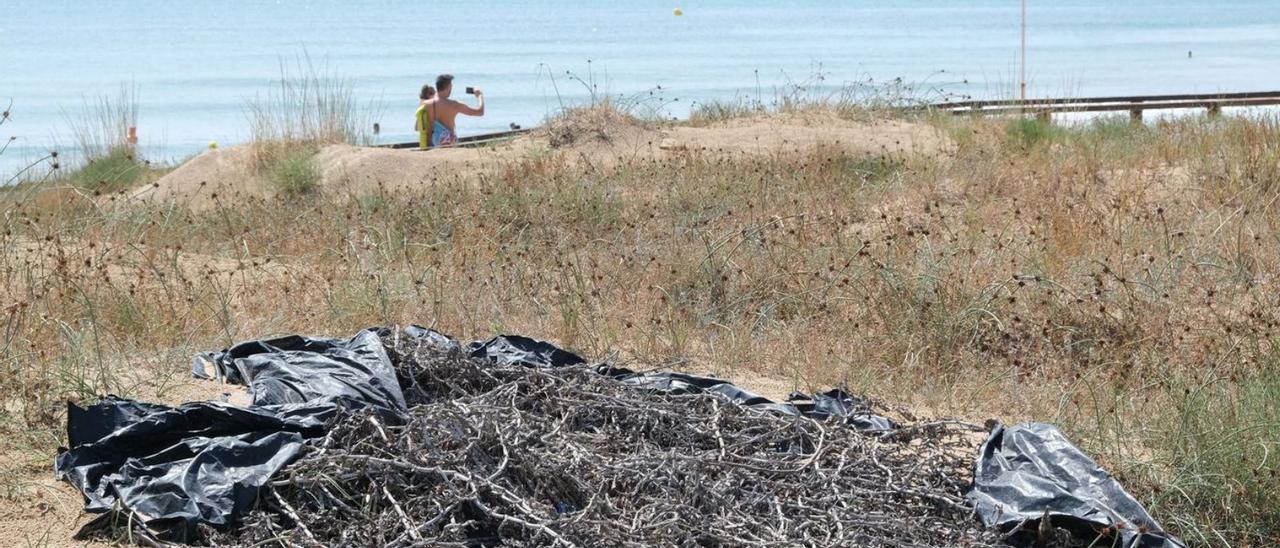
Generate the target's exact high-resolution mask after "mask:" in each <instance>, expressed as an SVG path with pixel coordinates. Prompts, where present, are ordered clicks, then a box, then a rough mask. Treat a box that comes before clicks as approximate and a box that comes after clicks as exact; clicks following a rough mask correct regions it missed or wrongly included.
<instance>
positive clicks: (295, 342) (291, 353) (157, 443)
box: [55, 326, 1182, 548]
mask: <svg viewBox="0 0 1280 548" xmlns="http://www.w3.org/2000/svg"><path fill="white" fill-rule="evenodd" d="M380 337H409V338H413V339H418V341H419V342H420V343H422V344H425V345H429V346H430V347H431V348H434V349H436V350H439V351H441V352H444V353H448V354H451V355H459V356H461V355H466V356H469V357H472V358H478V359H484V360H489V361H492V362H494V363H500V364H519V365H523V366H526V367H545V368H555V367H564V366H571V365H586V364H587V362H586V360H584V359H583V358H582V357H581V356H578V355H577V354H574V353H572V352H568V351H566V350H564V349H561V348H559V347H557V346H555V345H553V344H550V343H547V342H544V341H539V340H537V339H531V338H528V337H520V336H512V335H505V336H499V337H495V338H493V339H490V340H488V341H483V342H472V343H468V344H462V343H459V342H458V341H456V340H454V339H453V338H451V337H448V336H446V335H443V334H441V333H439V332H437V331H434V330H430V329H426V328H421V327H416V326H410V327H406V328H403V329H396V330H393V328H371V329H367V330H365V331H361V332H360V333H358V334H356V335H355V336H354V337H352V338H351V339H346V340H343V339H328V338H311V337H301V336H289V337H281V338H275V339H267V340H261V341H250V342H244V343H240V344H237V345H235V346H232V347H231V348H228V349H226V350H224V351H221V352H208V353H203V354H200V355H198V356H196V358H195V360H193V365H192V373H193V374H194V375H195V376H197V377H202V378H218V379H223V380H225V381H226V382H229V383H234V384H242V385H245V386H247V387H248V390H249V392H250V394H251V395H252V403H251V405H250V406H249V407H247V408H241V407H236V406H232V405H228V404H224V403H218V402H196V403H188V404H184V405H181V406H178V407H169V406H163V405H155V404H148V403H142V402H137V401H131V400H125V399H119V398H115V397H108V398H106V399H104V400H102V401H101V402H99V403H97V404H95V405H92V406H89V407H88V408H80V407H78V406H76V405H74V404H69V407H68V413H67V435H68V441H69V443H70V449H67V450H64V451H62V452H61V453H60V454H59V455H58V457H57V460H56V463H55V472H56V474H57V476H58V478H59V479H63V480H65V481H67V482H69V483H71V484H72V485H74V486H76V487H77V488H79V489H80V490H81V491H82V492H83V493H84V496H85V501H86V502H85V510H86V511H88V512H93V513H106V512H109V511H112V510H118V511H127V512H129V513H131V514H132V516H131V517H133V518H136V519H139V520H141V521H142V523H144V524H145V525H146V527H147V529H148V530H150V531H151V532H152V533H154V534H155V535H156V536H157V538H159V539H161V540H165V541H177V542H191V541H195V540H198V538H199V528H198V526H199V525H200V524H206V525H212V526H228V525H233V524H234V523H235V522H236V520H237V519H238V518H239V517H240V516H241V515H243V514H244V513H245V511H246V510H248V509H249V508H250V506H251V505H252V504H253V502H254V500H255V498H256V496H257V492H258V489H259V488H260V487H261V486H262V485H264V484H266V483H267V482H268V481H270V479H271V477H272V476H273V475H275V474H276V473H278V472H279V471H280V470H281V469H283V468H284V467H285V466H286V465H288V464H289V463H290V462H292V461H293V460H294V459H296V458H297V457H299V456H300V455H302V454H303V453H304V452H305V450H306V447H307V443H308V441H307V440H308V439H311V438H315V437H318V436H322V435H323V434H324V433H325V431H326V430H327V428H328V426H329V425H331V424H333V422H334V421H335V420H337V418H338V417H340V416H341V415H342V414H343V413H347V412H350V411H351V410H356V409H368V410H372V411H374V412H376V413H377V414H379V415H380V416H382V417H383V418H385V419H386V420H388V421H396V420H397V419H398V418H399V417H401V416H402V415H403V413H404V412H405V411H406V404H405V396H404V391H403V390H402V389H401V386H400V384H399V382H398V381H397V378H396V372H395V368H394V367H393V364H392V362H391V359H390V358H389V356H388V354H387V349H386V348H385V347H384V345H383V344H382V340H381V338H380ZM595 370H596V371H597V372H599V373H601V374H603V375H608V376H611V377H613V378H615V379H617V380H618V381H619V382H622V383H624V384H628V385H631V386H634V387H637V388H638V389H642V390H651V391H653V392H655V393H660V394H667V395H681V394H714V395H718V396H720V397H723V398H725V399H727V400H728V401H731V402H733V403H736V404H738V405H743V406H747V407H751V408H754V409H758V410H760V411H762V412H771V413H779V414H783V415H789V416H805V417H811V418H814V419H818V420H832V419H834V420H839V421H841V422H843V423H845V424H847V425H849V426H851V427H853V428H856V429H859V430H862V431H866V432H868V433H869V434H886V433H891V432H892V431H894V430H895V429H896V428H897V427H898V426H897V425H896V424H894V423H893V421H891V420H889V419H888V418H886V417H883V416H879V415H876V414H874V413H871V412H869V411H868V409H869V407H868V406H867V405H866V404H865V403H864V402H862V401H861V400H859V399H857V398H856V397H854V396H852V395H850V394H848V393H846V392H844V391H842V390H838V389H837V390H830V391H827V392H823V393H819V394H811V395H804V394H793V395H792V396H791V397H790V398H788V399H787V401H785V402H775V401H773V400H770V399H768V398H765V397H762V396H760V395H758V394H755V393H752V392H750V391H747V390H744V389H742V388H740V387H738V386H735V385H734V384H732V383H729V382H726V381H723V380H719V379H714V378H709V377H699V376H695V375H686V374H682V373H671V372H636V371H632V370H629V369H623V368H615V367H611V366H608V365H597V366H595ZM969 496H970V500H971V501H972V502H973V503H974V505H975V506H976V508H977V511H978V515H979V517H981V518H982V520H983V522H984V523H986V525H987V526H990V527H1000V528H1002V529H1004V530H1007V531H1008V530H1013V529H1016V528H1019V526H1020V525H1021V526H1023V527H1021V528H1020V530H1019V531H1017V532H1015V533H1014V536H1013V537H1012V538H1011V540H1012V541H1013V542H1015V544H1016V543H1018V542H1019V539H1022V540H1026V539H1027V538H1028V537H1026V536H1025V532H1026V531H1025V530H1027V529H1029V528H1027V527H1025V526H1026V524H1027V523H1031V522H1034V521H1036V520H1039V519H1040V517H1041V516H1042V515H1043V512H1044V510H1045V508H1049V510H1050V515H1051V516H1052V523H1053V524H1054V525H1055V526H1059V527H1062V528H1064V529H1067V530H1071V531H1072V532H1073V533H1078V535H1077V536H1078V538H1085V537H1084V536H1083V535H1087V534H1089V533H1090V532H1092V533H1093V536H1090V537H1088V538H1093V537H1094V536H1096V534H1097V533H1096V530H1098V529H1101V527H1103V526H1107V525H1114V524H1115V523H1123V524H1125V525H1126V529H1125V531H1127V533H1126V534H1127V535H1128V536H1126V537H1125V541H1126V546H1133V547H1169V548H1173V547H1181V546H1182V545H1181V544H1180V543H1178V542H1177V541H1176V540H1175V539H1172V538H1169V537H1166V536H1164V535H1163V534H1161V533H1159V526H1158V525H1157V524H1156V523H1155V521H1154V520H1152V519H1151V517H1150V516H1148V515H1147V513H1146V511H1145V510H1144V509H1143V508H1142V507H1141V505H1139V504H1138V503H1137V502H1136V501H1134V500H1133V499H1132V497H1130V496H1129V495H1128V494H1127V493H1125V492H1124V490H1123V489H1122V488H1121V487H1120V486H1119V484H1118V483H1116V482H1115V480H1113V479H1112V478H1111V477H1110V475H1108V474H1107V473H1106V472H1105V471H1103V470H1101V469H1100V468H1098V466H1097V464H1096V463H1094V462H1093V461H1092V460H1091V459H1089V458H1088V457H1087V456H1085V455H1084V454H1083V453H1081V452H1080V450H1079V449H1077V448H1075V446H1073V445H1071V444H1070V442H1068V441H1067V440H1066V438H1065V437H1063V436H1062V435H1061V433H1059V432H1057V430H1055V429H1053V428H1052V427H1050V426H1047V425H1026V426H1015V427H1011V428H1008V429H1005V428H1003V427H999V428H997V429H996V430H995V431H993V433H992V436H991V438H990V439H989V440H988V441H987V442H986V443H985V444H984V445H983V447H982V453H981V455H980V456H979V458H978V461H977V470H976V474H975V481H974V488H973V490H972V492H971V493H970V495H969ZM1143 525H1145V526H1146V527H1147V528H1148V529H1149V530H1150V531H1151V532H1148V533H1138V532H1137V531H1138V527H1139V526H1143ZM1031 529H1032V530H1033V528H1031ZM1086 542H1088V540H1087V539H1086Z"/></svg>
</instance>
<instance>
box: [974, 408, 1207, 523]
mask: <svg viewBox="0 0 1280 548" xmlns="http://www.w3.org/2000/svg"><path fill="white" fill-rule="evenodd" d="M974 466H975V468H974V475H973V489H972V490H971V491H970V492H969V494H968V499H969V501H970V502H972V503H973V505H974V507H975V509H976V510H977V513H978V517H979V518H981V519H982V522H983V524H985V525H986V526H987V527H997V528H1000V529H1001V530H1004V531H1007V532H1010V533H1011V536H1010V538H1009V542H1010V543H1012V544H1014V545H1017V546H1033V545H1047V544H1045V543H1046V541H1048V540H1049V539H1045V538H1042V537H1044V536H1045V535H1046V534H1050V535H1052V534H1057V533H1055V532H1053V530H1054V529H1058V530H1062V531H1065V532H1067V534H1069V535H1070V536H1071V537H1072V543H1073V544H1072V545H1076V544H1078V545H1080V546H1091V545H1096V546H1112V540H1114V538H1115V535H1119V537H1120V541H1121V544H1119V545H1120V546H1125V547H1129V548H1183V547H1184V545H1183V544H1182V541H1180V540H1178V539H1177V538H1175V537H1172V536H1169V535H1167V534H1165V533H1164V532H1163V530H1162V529H1161V527H1160V524H1159V523H1157V522H1156V520H1154V519H1152V517H1151V516H1150V515H1149V514H1147V511H1146V509H1145V508H1143V507H1142V505H1141V504H1139V503H1138V501H1136V500H1134V499H1133V497H1132V496H1130V495H1129V493H1128V492H1126V491H1125V490H1124V488H1123V487H1121V486H1120V483H1119V482H1117V481H1116V480H1115V478H1113V477H1111V474H1108V473H1107V472H1106V471H1105V470H1103V469H1102V468H1101V467H1100V466H1098V464H1097V463H1096V462H1094V461H1093V459H1091V458H1089V456H1088V455H1085V454H1084V452H1083V451H1081V450H1080V449H1079V448H1078V447H1076V446H1075V445H1073V444H1072V443H1071V442H1070V441H1069V440H1068V439H1067V437H1066V436H1065V435H1063V434H1062V432H1061V431H1059V430H1058V429H1057V428H1056V427H1054V426H1052V425H1049V424H1040V423H1032V424H1019V425H1014V426H1009V427H1005V426H1000V425H997V426H996V427H995V428H993V429H992V431H991V435H990V437H988V438H987V441H986V442H985V443H983V444H982V449H981V451H980V453H979V454H978V459H977V461H976V463H975V465H974ZM1046 510H1048V514H1049V520H1050V523H1051V524H1052V526H1053V527H1052V528H1047V529H1046V531H1047V532H1046V533H1042V532H1041V531H1040V527H1039V523H1040V521H1041V519H1042V518H1043V516H1044V515H1045V511H1046ZM1095 540H1096V541H1097V542H1096V543H1095Z"/></svg>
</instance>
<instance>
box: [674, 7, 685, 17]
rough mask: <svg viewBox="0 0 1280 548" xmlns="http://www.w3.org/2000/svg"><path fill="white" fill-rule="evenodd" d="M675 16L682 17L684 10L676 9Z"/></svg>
mask: <svg viewBox="0 0 1280 548" xmlns="http://www.w3.org/2000/svg"><path fill="white" fill-rule="evenodd" d="M675 14H676V17H680V16H681V15H684V10H682V9H680V8H676V11H675Z"/></svg>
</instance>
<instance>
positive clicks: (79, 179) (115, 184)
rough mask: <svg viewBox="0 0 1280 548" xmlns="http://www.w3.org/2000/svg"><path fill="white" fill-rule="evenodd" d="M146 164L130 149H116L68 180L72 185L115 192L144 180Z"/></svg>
mask: <svg viewBox="0 0 1280 548" xmlns="http://www.w3.org/2000/svg"><path fill="white" fill-rule="evenodd" d="M146 169H147V168H146V164H144V163H143V162H140V161H138V157H137V156H135V155H134V154H133V151H132V150H129V149H128V148H122V147H121V148H114V149H111V150H110V151H108V152H107V154H106V155H105V156H101V157H98V158H94V159H91V160H89V161H88V163H86V164H85V165H84V166H82V167H80V168H79V169H77V170H75V171H73V172H71V174H70V175H68V176H67V179H68V180H69V181H71V184H73V185H75V186H78V187H80V188H84V189H87V190H93V191H98V192H115V191H117V190H122V189H125V188H129V187H130V186H132V185H133V184H134V183H137V182H138V181H139V180H140V179H142V177H143V175H144V174H145V173H146Z"/></svg>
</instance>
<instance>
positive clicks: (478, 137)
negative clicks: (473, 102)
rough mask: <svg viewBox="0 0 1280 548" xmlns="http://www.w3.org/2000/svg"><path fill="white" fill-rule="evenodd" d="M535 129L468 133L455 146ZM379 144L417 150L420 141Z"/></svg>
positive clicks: (480, 144) (522, 133)
mask: <svg viewBox="0 0 1280 548" xmlns="http://www.w3.org/2000/svg"><path fill="white" fill-rule="evenodd" d="M535 129H538V128H528V129H513V130H511V131H499V132H495V133H481V134H478V135H468V136H466V137H459V138H458V144H456V145H454V146H455V147H477V146H482V145H487V144H490V143H495V142H498V141H507V140H510V139H514V138H516V137H518V136H520V135H524V134H526V133H529V132H530V131H533V130H535ZM378 146H379V147H381V148H396V149H403V148H411V149H415V150H416V149H417V148H418V142H417V141H413V142H410V143H390V144H385V145H378Z"/></svg>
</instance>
